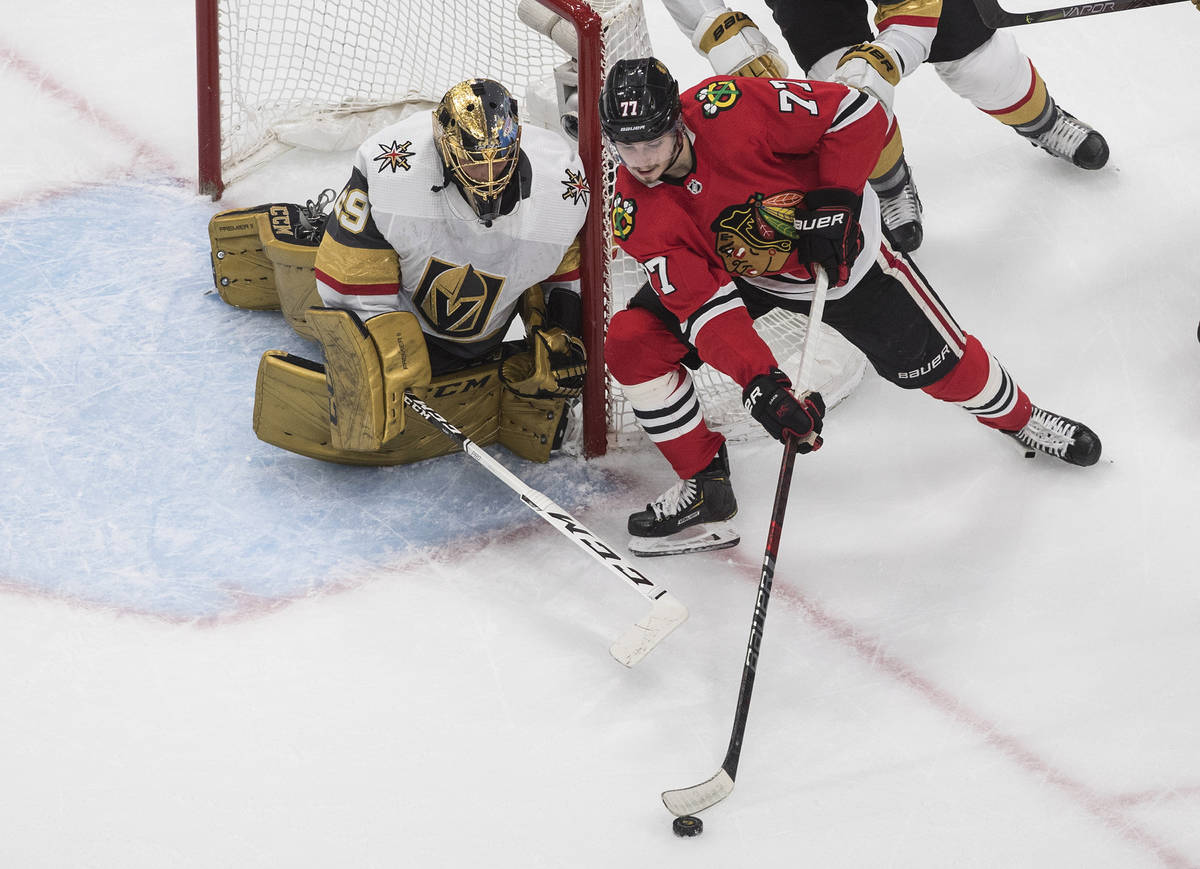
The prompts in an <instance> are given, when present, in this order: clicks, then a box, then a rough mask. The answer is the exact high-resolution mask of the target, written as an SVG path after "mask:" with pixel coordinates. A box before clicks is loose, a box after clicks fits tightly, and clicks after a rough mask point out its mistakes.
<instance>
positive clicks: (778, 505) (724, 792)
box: [662, 267, 829, 817]
mask: <svg viewBox="0 0 1200 869" xmlns="http://www.w3.org/2000/svg"><path fill="white" fill-rule="evenodd" d="M828 288H829V280H828V278H827V277H826V275H825V270H824V269H822V268H820V267H817V286H816V290H815V291H814V293H813V300H812V307H811V309H810V311H809V315H808V332H807V334H806V335H805V336H804V348H803V349H802V350H801V351H800V372H799V374H798V375H797V376H796V383H797V384H798V387H799V388H801V389H802V388H803V387H804V384H805V383H806V382H807V380H808V375H809V370H810V369H811V367H812V359H813V358H814V357H815V355H816V354H815V352H814V344H815V340H816V335H817V333H818V332H819V331H820V329H819V327H820V325H821V317H822V315H823V314H824V312H825V294H826V291H827V290H828ZM809 437H810V438H814V437H815V435H814V434H811V433H810V435H809ZM798 445H799V441H797V439H796V438H794V437H787V439H786V440H785V442H784V445H783V461H782V463H781V464H780V466H779V482H778V483H776V485H775V503H774V505H773V506H772V508H771V528H770V530H769V531H768V532H767V548H766V552H765V553H764V555H763V564H762V572H761V573H760V574H759V579H758V595H757V596H756V597H755V599H754V618H753V620H752V621H751V623H750V640H749V642H748V643H747V644H746V659H745V662H744V663H743V664H742V684H741V686H740V687H739V688H738V698H737V706H736V707H735V709H734V713H733V732H732V733H731V734H730V736H729V747H728V748H727V749H726V751H725V760H724V761H723V762H722V763H721V768H720V769H719V770H717V772H716V775H714V776H713V777H712V778H710V779H708V780H707V781H703V782H701V783H700V784H698V785H692V786H691V787H688V788H678V789H676V790H671V791H663V794H662V801H663V805H665V806H666V807H667V810H668V811H669V812H671V814H673V815H675V816H676V817H683V816H684V815H694V814H696V812H701V811H703V810H704V809H707V808H710V807H712V806H715V805H716V804H717V803H719V802H720V801H721V800H723V799H725V798H726V797H727V796H729V795H730V794H731V793H733V783H734V779H736V778H737V768H738V762H739V761H740V760H741V757H742V739H743V738H744V737H745V735H746V719H747V718H748V717H749V715H750V696H751V694H752V693H753V692H754V676H755V673H756V671H757V670H758V650H759V646H760V645H761V644H762V635H763V628H764V627H765V625H766V621H767V604H768V603H769V602H770V600H771V586H772V584H773V583H774V577H775V558H776V556H777V555H778V554H779V541H780V539H781V537H782V536H783V516H784V513H785V512H786V510H787V501H788V492H789V491H791V487H792V467H793V465H794V464H795V461H796V448H797V446H798Z"/></svg>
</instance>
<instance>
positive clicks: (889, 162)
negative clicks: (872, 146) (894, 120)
mask: <svg viewBox="0 0 1200 869" xmlns="http://www.w3.org/2000/svg"><path fill="white" fill-rule="evenodd" d="M902 159H904V139H903V138H902V137H901V136H900V127H899V126H898V125H896V124H893V125H892V130H891V132H890V133H889V134H888V139H887V141H886V142H884V144H883V150H882V151H880V152H879V160H878V162H876V163H875V168H874V169H872V170H871V177H872V178H882V177H883V176H884V175H886V174H887V173H889V172H891V171H892V170H893V169H895V168H896V165H897V164H898V163H899V162H900V161H901V160H902Z"/></svg>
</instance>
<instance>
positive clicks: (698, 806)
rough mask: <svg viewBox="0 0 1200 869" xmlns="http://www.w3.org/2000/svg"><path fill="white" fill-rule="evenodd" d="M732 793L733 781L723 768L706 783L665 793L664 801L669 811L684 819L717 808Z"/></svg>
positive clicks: (663, 795)
mask: <svg viewBox="0 0 1200 869" xmlns="http://www.w3.org/2000/svg"><path fill="white" fill-rule="evenodd" d="M731 793H733V779H732V778H730V776H729V773H727V772H725V768H724V767H722V768H721V769H719V770H717V774H716V775H714V776H713V777H712V778H710V779H709V780H708V781H706V782H703V783H701V784H698V785H692V786H691V787H690V788H679V789H678V790H674V791H663V794H662V801H663V805H664V806H666V807H667V811H669V812H670V813H671V814H672V815H674V816H675V817H677V818H682V817H683V816H684V815H694V814H696V812H702V811H704V810H705V809H708V808H711V807H713V806H715V805H716V804H717V803H719V802H721V800H723V799H725V798H726V797H727V796H729V795H730V794H731Z"/></svg>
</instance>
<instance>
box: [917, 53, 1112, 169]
mask: <svg viewBox="0 0 1200 869" xmlns="http://www.w3.org/2000/svg"><path fill="white" fill-rule="evenodd" d="M934 68H935V69H936V70H937V73H938V75H939V76H940V77H941V79H942V81H944V82H945V83H946V84H947V85H948V86H949V87H950V89H951V90H953V91H954V92H955V93H956V94H958V95H959V96H961V97H963V98H964V99H966V100H968V101H969V102H970V103H971V104H972V105H974V106H975V107H976V108H978V109H980V110H981V111H983V112H985V113H986V114H989V115H991V116H992V117H993V118H995V119H996V120H998V121H1000V122H1001V123H1002V124H1005V125H1007V126H1009V127H1012V128H1013V130H1015V131H1016V132H1017V133H1019V134H1020V135H1022V136H1024V137H1025V138H1026V139H1029V140H1030V142H1032V143H1033V144H1034V145H1037V146H1038V147H1040V148H1042V149H1043V150H1045V151H1047V152H1049V153H1050V154H1053V155H1054V156H1055V157H1059V158H1061V159H1063V160H1066V161H1067V162H1069V163H1073V164H1075V165H1076V166H1079V167H1080V168H1082V169H1099V168H1101V167H1102V166H1104V164H1105V163H1107V162H1108V142H1106V141H1105V139H1104V136H1103V135H1101V134H1100V132H1098V131H1097V130H1095V129H1093V128H1092V127H1091V126H1089V125H1088V124H1086V123H1084V122H1083V121H1081V120H1079V119H1078V118H1076V117H1075V116H1074V115H1072V114H1071V113H1070V112H1067V111H1065V110H1064V109H1063V108H1062V107H1061V106H1059V105H1058V104H1057V103H1056V102H1055V100H1054V97H1053V96H1051V95H1050V92H1049V90H1048V89H1047V87H1046V83H1045V81H1043V80H1042V77H1041V75H1040V74H1039V73H1038V71H1037V68H1036V67H1035V66H1034V65H1033V61H1031V60H1030V59H1029V57H1028V56H1027V55H1026V54H1025V53H1024V52H1023V51H1021V49H1020V47H1019V46H1018V45H1017V41H1016V40H1015V39H1014V38H1013V37H1012V35H1011V34H1010V33H1008V32H1006V31H1002V30H997V31H995V32H994V33H992V35H991V36H990V38H988V39H987V40H986V41H985V42H984V43H983V44H982V45H980V46H979V47H978V48H976V49H974V50H973V51H971V52H970V53H969V54H966V55H965V56H963V57H962V58H960V59H957V60H948V61H942V62H935V63H934Z"/></svg>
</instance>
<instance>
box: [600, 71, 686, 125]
mask: <svg viewBox="0 0 1200 869" xmlns="http://www.w3.org/2000/svg"><path fill="white" fill-rule="evenodd" d="M678 120H679V85H678V84H677V83H676V82H675V79H674V78H673V77H672V76H671V73H670V72H669V71H668V70H667V68H666V66H664V65H663V63H662V61H660V60H658V59H657V58H653V57H637V58H630V59H623V60H618V61H617V62H616V63H615V64H613V67H612V69H610V70H609V71H608V78H607V79H605V81H604V90H603V91H602V92H601V94H600V128H601V129H602V130H603V131H604V135H605V136H606V137H607V138H608V140H609V141H611V142H620V143H632V142H646V141H649V140H650V139H657V138H658V137H659V136H662V135H664V134H666V133H669V132H670V131H671V130H672V129H674V128H675V124H676V123H677V122H678Z"/></svg>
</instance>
